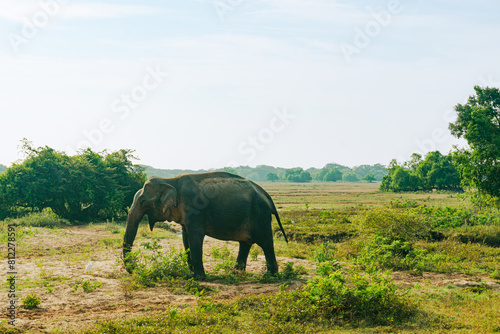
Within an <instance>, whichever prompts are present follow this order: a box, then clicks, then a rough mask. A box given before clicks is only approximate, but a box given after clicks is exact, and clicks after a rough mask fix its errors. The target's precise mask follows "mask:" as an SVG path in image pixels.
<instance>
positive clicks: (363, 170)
mask: <svg viewBox="0 0 500 334" xmlns="http://www.w3.org/2000/svg"><path fill="white" fill-rule="evenodd" d="M143 167H144V168H145V172H146V174H147V175H148V177H150V176H159V177H166V178H169V177H174V176H177V175H180V174H185V173H204V172H213V171H227V172H230V173H234V174H238V175H240V176H243V177H244V178H247V179H249V180H252V181H255V182H266V181H288V182H310V181H313V180H316V181H347V182H357V181H361V180H366V181H368V182H371V181H381V180H382V178H383V177H384V176H385V175H387V169H386V168H385V166H383V165H381V164H375V165H361V166H357V167H353V168H350V167H347V166H343V165H339V164H334V163H330V164H327V165H326V166H325V167H323V168H321V169H319V168H309V169H305V170H304V169H303V168H300V167H297V168H281V167H273V166H267V165H260V166H257V167H249V166H240V167H235V168H229V167H226V168H220V169H210V170H189V169H155V168H153V167H150V166H143Z"/></svg>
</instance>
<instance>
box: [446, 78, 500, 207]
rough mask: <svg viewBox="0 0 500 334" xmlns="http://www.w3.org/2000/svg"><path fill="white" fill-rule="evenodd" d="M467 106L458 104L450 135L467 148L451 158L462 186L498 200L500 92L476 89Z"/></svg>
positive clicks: (495, 89) (499, 186)
mask: <svg viewBox="0 0 500 334" xmlns="http://www.w3.org/2000/svg"><path fill="white" fill-rule="evenodd" d="M474 90H475V92H476V94H475V95H472V96H469V99H468V101H467V103H465V104H457V105H456V106H455V111H456V112H457V116H458V117H457V120H456V121H455V123H450V130H451V133H452V134H453V135H454V136H455V137H457V138H465V139H466V140H467V143H468V144H469V147H468V148H465V149H461V150H458V151H456V152H455V154H454V157H453V159H454V160H455V162H456V166H457V167H458V170H459V171H460V174H461V176H462V180H463V184H464V186H467V187H469V188H476V189H477V190H478V192H479V193H480V194H481V195H489V196H493V197H496V198H498V197H500V90H499V89H498V88H490V87H485V88H481V87H479V86H475V87H474Z"/></svg>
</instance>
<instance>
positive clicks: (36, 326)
mask: <svg viewBox="0 0 500 334" xmlns="http://www.w3.org/2000/svg"><path fill="white" fill-rule="evenodd" d="M106 235H109V236H112V232H109V231H103V230H97V229H91V228H78V227H71V228H65V229H61V230H55V232H52V231H50V232H48V231H47V230H39V232H38V234H37V235H35V236H30V237H24V238H23V241H22V242H23V245H24V246H23V247H22V249H21V250H22V252H18V253H17V254H16V255H17V256H16V269H17V272H18V274H17V282H16V284H17V286H18V287H19V291H18V295H20V296H25V295H26V294H27V293H30V292H33V291H34V292H36V293H37V294H38V295H39V296H41V298H42V302H41V304H40V306H39V308H36V309H33V310H26V309H23V308H22V307H20V306H21V301H20V300H19V299H18V300H17V307H18V308H17V311H18V313H17V319H16V327H18V328H21V329H25V330H28V331H31V332H41V333H44V332H48V331H54V330H59V332H61V333H65V332H66V331H67V330H68V329H83V328H86V327H89V326H91V325H92V324H94V323H96V322H97V321H103V320H106V319H123V318H129V317H133V316H139V315H145V314H151V313H152V312H161V311H163V310H165V309H168V308H169V307H179V308H183V307H189V306H190V305H193V304H196V302H197V300H198V298H197V297H195V296H193V295H188V294H185V293H180V292H177V291H173V290H172V289H167V288H166V287H164V286H161V285H158V286H156V287H153V288H145V289H139V290H134V291H131V290H130V289H127V283H126V282H125V281H124V279H123V277H126V275H128V274H126V272H125V269H124V267H123V265H122V262H121V258H120V253H121V249H119V248H116V246H115V247H111V246H110V247H96V248H99V251H98V252H93V251H92V249H93V247H94V246H95V245H96V241H97V240H101V239H102V238H103V236H106ZM160 244H161V246H162V247H164V248H165V249H168V248H169V247H177V248H181V247H182V240H181V238H166V239H161V240H160ZM224 244H226V245H227V246H228V247H229V249H230V250H231V251H232V252H233V254H237V251H238V249H237V246H238V244H237V243H236V242H223V241H219V240H215V239H212V238H207V239H206V240H205V244H204V250H205V256H204V262H205V269H206V270H207V272H210V271H211V269H212V265H213V261H212V259H211V258H210V257H209V254H208V253H209V251H208V250H210V249H211V248H212V247H214V246H217V247H221V246H222V245H224ZM254 247H255V246H254ZM0 251H2V252H4V253H6V251H7V250H6V245H2V246H1V247H0ZM90 261H93V265H92V267H91V269H90V271H88V272H86V273H85V268H86V266H87V265H88V264H89V263H90ZM289 261H292V262H294V264H295V265H302V266H304V267H305V268H307V269H309V270H310V272H312V271H313V269H314V264H313V263H311V262H308V261H307V260H301V259H291V258H278V262H279V264H280V267H282V266H283V265H284V264H285V263H286V262H289ZM264 266H265V259H264V256H263V255H259V256H258V258H257V260H256V261H252V260H251V259H250V257H249V260H248V264H247V271H248V272H251V273H256V274H260V273H263V272H264ZM392 276H393V278H394V281H395V282H396V283H397V284H400V285H401V286H404V287H411V286H414V285H415V284H417V283H418V284H420V285H429V284H430V285H433V286H438V287H446V286H448V285H450V284H451V285H454V286H456V287H467V286H469V287H470V286H478V285H481V283H479V282H480V281H481V280H482V281H483V282H486V284H488V285H490V286H491V287H492V288H494V289H498V290H500V286H499V285H498V284H496V283H495V282H493V281H492V280H491V279H489V278H488V277H470V276H467V275H463V274H438V273H424V274H423V275H422V276H412V275H409V274H406V273H402V272H394V273H393V274H392ZM0 279H1V280H2V282H6V279H7V274H6V271H4V272H3V273H1V274H0ZM79 279H80V280H82V279H83V280H86V279H88V280H90V281H92V282H97V281H100V282H101V283H102V285H101V286H100V287H99V288H97V289H96V290H95V291H93V292H90V293H85V292H83V291H82V289H81V288H80V289H78V290H77V291H75V289H74V287H75V284H76V282H77V281H78V280H79ZM201 284H202V285H203V286H206V287H209V288H211V289H212V290H214V291H216V292H215V293H213V294H212V296H213V297H214V298H216V299H221V300H223V299H233V298H237V297H239V296H245V295H251V294H254V295H255V294H265V293H271V292H276V291H278V290H279V284H271V283H261V282H258V281H257V282H251V283H237V284H227V283H224V282H222V281H221V282H218V281H214V282H202V283H201ZM302 284H303V280H302V281H300V280H297V281H295V282H293V283H292V285H291V288H293V289H296V288H299V287H300V286H301V285H302ZM51 289H53V290H52V291H49V290H51ZM4 291H5V290H4ZM6 296H7V293H6V292H4V297H6ZM4 297H2V298H1V300H2V304H4V306H5V305H7V303H8V301H7V299H6V298H4ZM2 310H3V311H2V315H1V319H2V320H6V319H8V317H9V315H8V314H7V311H6V307H2Z"/></svg>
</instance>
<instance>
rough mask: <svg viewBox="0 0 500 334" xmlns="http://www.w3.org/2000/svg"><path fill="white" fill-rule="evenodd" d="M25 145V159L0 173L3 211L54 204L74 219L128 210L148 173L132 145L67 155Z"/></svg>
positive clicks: (7, 213)
mask: <svg viewBox="0 0 500 334" xmlns="http://www.w3.org/2000/svg"><path fill="white" fill-rule="evenodd" d="M23 150H24V153H25V155H26V156H27V157H26V159H25V160H24V161H23V162H21V163H17V164H14V165H12V166H11V167H10V168H8V169H7V170H6V171H5V172H4V173H2V174H0V215H3V216H12V215H15V214H17V213H19V212H23V211H41V210H43V209H45V208H51V209H52V210H53V211H54V212H55V213H56V214H57V215H59V216H60V217H62V218H66V219H70V220H79V221H85V220H91V219H98V218H100V219H111V218H114V217H118V216H119V215H124V214H126V212H127V211H126V210H127V207H128V206H129V205H130V203H132V201H133V196H134V194H135V192H136V191H137V190H138V189H140V188H141V187H142V185H143V183H144V182H145V179H146V175H145V174H144V172H143V169H142V168H141V167H139V166H137V165H134V164H132V162H131V159H132V158H133V156H132V151H130V150H120V151H116V152H112V153H106V152H103V153H96V152H93V151H92V150H90V149H87V150H84V151H81V152H80V153H79V154H78V155H75V156H68V155H66V154H65V153H62V152H58V151H56V150H54V149H52V148H50V147H47V146H45V147H41V148H33V147H31V145H30V143H29V142H27V141H25V142H24V146H23Z"/></svg>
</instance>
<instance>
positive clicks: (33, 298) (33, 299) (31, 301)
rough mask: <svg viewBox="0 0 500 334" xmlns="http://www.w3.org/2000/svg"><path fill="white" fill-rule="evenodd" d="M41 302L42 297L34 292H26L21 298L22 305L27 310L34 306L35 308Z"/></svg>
mask: <svg viewBox="0 0 500 334" xmlns="http://www.w3.org/2000/svg"><path fill="white" fill-rule="evenodd" d="M41 302H42V299H41V298H40V296H38V295H37V294H36V293H34V292H33V293H31V294H27V295H26V297H24V298H21V303H22V305H23V307H24V308H25V309H27V310H32V309H34V308H37V307H38V305H40V303H41Z"/></svg>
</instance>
